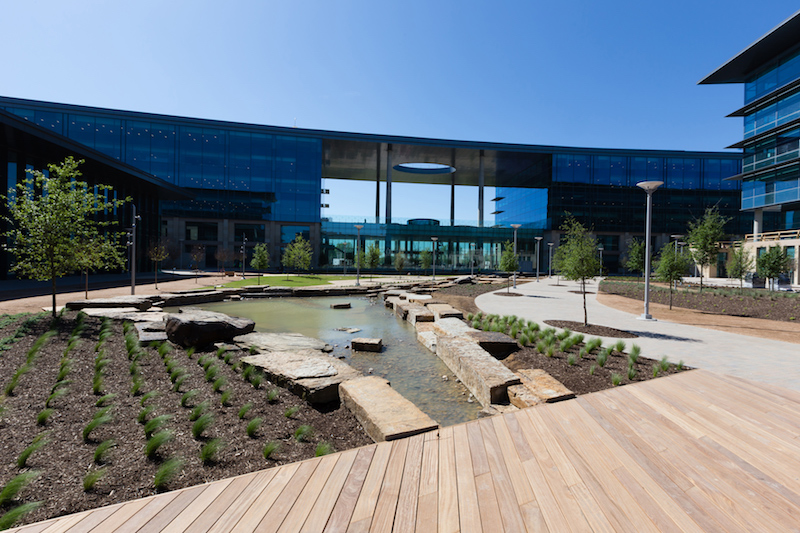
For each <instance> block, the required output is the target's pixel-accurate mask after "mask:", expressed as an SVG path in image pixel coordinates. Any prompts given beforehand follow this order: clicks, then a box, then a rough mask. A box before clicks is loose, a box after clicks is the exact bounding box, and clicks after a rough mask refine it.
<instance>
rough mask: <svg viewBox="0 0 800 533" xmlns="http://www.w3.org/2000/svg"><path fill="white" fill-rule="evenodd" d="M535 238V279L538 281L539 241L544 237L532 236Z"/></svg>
mask: <svg viewBox="0 0 800 533" xmlns="http://www.w3.org/2000/svg"><path fill="white" fill-rule="evenodd" d="M534 239H536V281H539V243H540V242H542V239H544V237H534Z"/></svg>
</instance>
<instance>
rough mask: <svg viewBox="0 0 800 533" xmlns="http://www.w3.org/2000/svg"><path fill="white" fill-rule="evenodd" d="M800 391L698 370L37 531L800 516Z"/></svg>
mask: <svg viewBox="0 0 800 533" xmlns="http://www.w3.org/2000/svg"><path fill="white" fill-rule="evenodd" d="M798 435H800V393H798V392H794V391H788V390H784V389H776V388H774V387H771V386H767V385H762V384H757V383H753V382H749V381H744V380H741V379H737V378H731V377H727V376H720V375H717V374H712V373H710V372H706V371H702V370H695V371H692V372H685V373H682V374H677V375H674V376H670V377H666V378H661V379H657V380H652V381H648V382H645V383H640V384H636V385H628V386H625V387H619V388H616V389H612V390H608V391H604V392H600V393H595V394H591V395H587V396H583V397H581V398H578V399H576V400H568V401H565V402H561V403H557V404H551V405H544V406H540V407H534V408H530V409H526V410H524V411H519V412H516V413H513V414H508V415H504V416H496V417H493V418H488V419H482V420H479V421H475V422H470V423H467V424H462V425H458V426H454V427H449V428H445V429H442V430H440V431H438V432H432V433H428V434H424V435H418V436H416V437H411V438H407V439H403V440H398V441H394V442H386V443H381V444H377V445H372V446H367V447H365V448H360V449H355V450H349V451H345V452H341V453H338V454H334V455H329V456H325V457H321V458H316V459H311V460H308V461H304V462H302V463H295V464H290V465H286V466H282V467H279V468H273V469H270V470H263V471H260V472H255V473H252V474H248V475H244V476H240V477H237V478H232V479H226V480H223V481H218V482H214V483H210V484H207V485H201V486H197V487H191V488H187V489H183V490H179V491H174V492H169V493H166V494H162V495H159V496H155V497H151V498H146V499H143V500H136V501H131V502H127V503H123V504H118V505H114V506H110V507H105V508H101V509H97V510H94V511H87V512H84V513H79V514H75V515H69V516H64V517H61V518H57V519H53V520H49V521H47V522H41V523H38V524H32V525H29V526H25V527H23V528H20V529H19V531H24V532H26V533H34V532H48V533H56V532H58V533H66V532H69V533H78V532H88V531H93V532H103V533H111V532H117V533H121V532H134V531H171V532H173V531H174V532H206V531H214V532H223V531H259V532H261V531H264V532H267V531H280V532H320V531H343V532H344V531H346V532H362V531H363V532H366V531H422V532H425V533H433V532H434V531H437V530H438V531H440V532H445V533H449V532H454V531H464V532H473V531H474V532H479V531H483V532H497V531H514V532H516V531H552V532H559V533H560V532H569V531H575V532H578V531H608V532H617V531H631V532H636V533H641V532H644V531H759V532H763V531H770V532H777V531H797V530H798V528H800V439H799V438H798Z"/></svg>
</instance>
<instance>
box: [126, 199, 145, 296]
mask: <svg viewBox="0 0 800 533" xmlns="http://www.w3.org/2000/svg"><path fill="white" fill-rule="evenodd" d="M131 213H132V215H133V223H132V224H131V230H130V231H129V232H128V242H127V244H128V246H130V248H131V294H136V221H137V220H141V219H142V217H140V216H138V215H137V214H136V206H135V205H134V204H131Z"/></svg>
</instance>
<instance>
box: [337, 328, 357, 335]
mask: <svg viewBox="0 0 800 533" xmlns="http://www.w3.org/2000/svg"><path fill="white" fill-rule="evenodd" d="M336 331H344V332H345V333H350V334H352V333H358V332H359V331H361V330H360V329H359V328H336Z"/></svg>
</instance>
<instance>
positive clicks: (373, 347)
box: [350, 337, 383, 352]
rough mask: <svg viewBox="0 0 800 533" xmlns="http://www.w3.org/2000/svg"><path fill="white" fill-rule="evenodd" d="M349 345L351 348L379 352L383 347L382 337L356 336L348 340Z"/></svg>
mask: <svg viewBox="0 0 800 533" xmlns="http://www.w3.org/2000/svg"><path fill="white" fill-rule="evenodd" d="M350 347H351V348H352V349H353V350H358V351H362V352H380V351H381V348H383V339H367V338H365V337H357V338H355V339H353V340H351V341H350Z"/></svg>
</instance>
